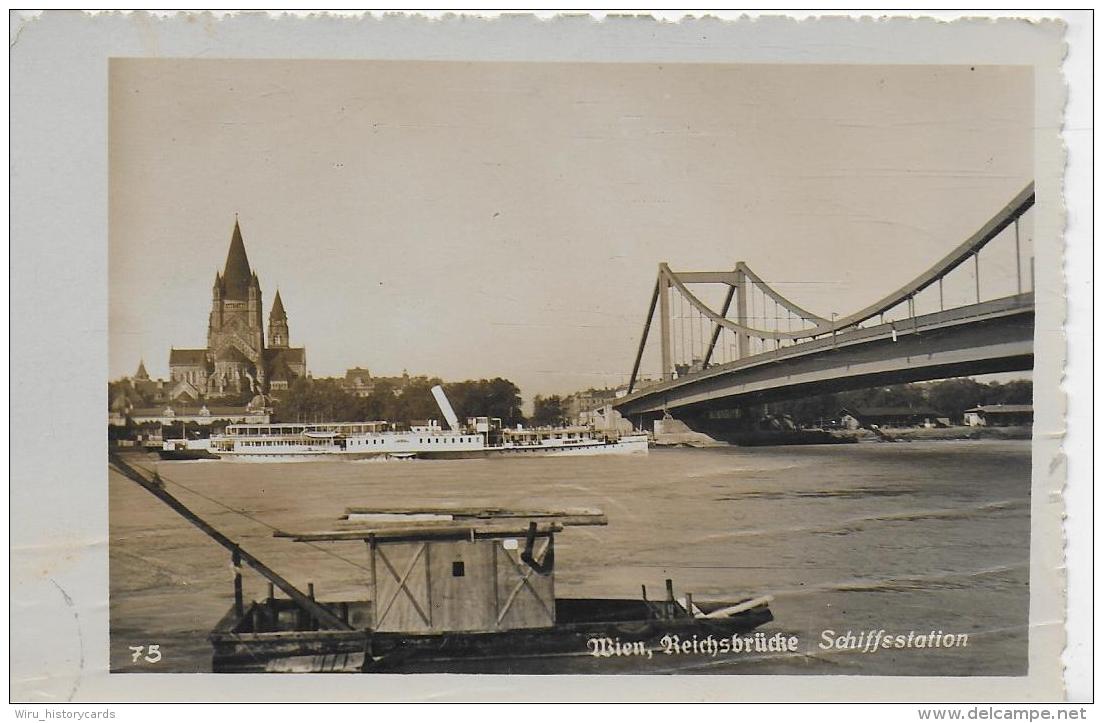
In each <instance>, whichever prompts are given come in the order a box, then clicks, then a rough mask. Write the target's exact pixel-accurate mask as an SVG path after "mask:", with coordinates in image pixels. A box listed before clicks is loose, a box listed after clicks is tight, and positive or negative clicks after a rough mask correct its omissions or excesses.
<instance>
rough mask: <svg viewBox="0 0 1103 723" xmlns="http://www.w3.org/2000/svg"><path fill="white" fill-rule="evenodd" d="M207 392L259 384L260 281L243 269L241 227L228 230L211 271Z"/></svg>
mask: <svg viewBox="0 0 1103 723" xmlns="http://www.w3.org/2000/svg"><path fill="white" fill-rule="evenodd" d="M207 356H208V363H210V364H212V365H213V367H214V369H213V373H211V375H210V377H209V379H208V380H207V390H206V392H207V393H208V394H215V395H219V394H227V393H238V392H244V391H249V390H258V391H259V390H260V389H262V388H263V387H264V369H263V365H264V361H263V359H264V312H263V302H262V300H261V292H260V280H259V279H258V278H257V274H256V272H255V271H253V270H252V269H251V268H250V267H249V256H248V255H247V254H246V253H245V241H244V240H243V239H242V237H241V226H240V224H239V223H238V221H237V219H234V232H233V236H232V237H231V239H230V250H229V252H227V254H226V265H225V267H224V268H223V269H222V273H221V274H217V273H216V274H215V281H214V288H213V290H212V296H211V318H210V324H209V326H208V329H207Z"/></svg>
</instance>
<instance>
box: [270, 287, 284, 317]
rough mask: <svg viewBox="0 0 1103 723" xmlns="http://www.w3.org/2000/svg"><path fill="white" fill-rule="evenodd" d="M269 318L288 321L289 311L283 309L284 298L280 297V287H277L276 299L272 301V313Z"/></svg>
mask: <svg viewBox="0 0 1103 723" xmlns="http://www.w3.org/2000/svg"><path fill="white" fill-rule="evenodd" d="M268 318H269V319H275V320H278V321H287V312H285V311H284V310H283V300H282V299H281V298H280V290H279V289H276V300H275V301H273V302H272V313H271V314H270V315H269V317H268Z"/></svg>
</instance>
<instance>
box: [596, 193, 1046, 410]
mask: <svg viewBox="0 0 1103 723" xmlns="http://www.w3.org/2000/svg"><path fill="white" fill-rule="evenodd" d="M1033 205H1034V184H1033V183H1031V184H1029V185H1028V186H1027V187H1026V188H1024V189H1023V190H1022V191H1021V192H1020V193H1019V194H1017V195H1016V196H1015V198H1013V199H1012V200H1011V201H1010V202H1009V203H1008V204H1007V205H1006V206H1004V207H1003V208H1002V209H1000V211H999V212H998V213H996V214H995V215H994V216H992V218H991V219H990V220H989V221H988V222H987V223H985V224H984V225H983V226H981V228H979V229H978V230H977V231H976V232H975V233H973V234H972V235H971V236H969V238H967V239H965V241H963V242H961V243H960V244H958V245H957V246H956V247H955V248H954V249H953V250H952V251H950V252H949V253H948V254H946V256H944V257H943V258H942V259H940V260H939V261H938V262H936V263H935V264H934V265H933V266H931V267H930V268H929V269H927V270H925V271H924V272H923V273H921V274H919V275H918V276H916V277H915V278H914V279H912V280H911V281H910V282H908V283H907V284H905V285H903V286H902V287H900V288H898V289H896V290H895V291H893V292H891V293H890V294H888V295H886V296H885V297H883V298H881V299H879V300H878V301H875V302H873V303H872V304H869V305H868V306H866V307H865V308H862V309H860V310H858V311H856V312H854V313H852V314H849V315H847V316H843V317H840V316H839V315H838V314H829V315H827V316H821V315H817V314H815V313H812V312H811V311H808V310H807V309H804V308H802V307H800V306H798V305H797V304H795V303H793V302H792V301H790V300H789V299H788V298H786V297H785V296H783V295H782V294H781V293H779V292H778V291H777V290H776V289H775V288H774V287H773V286H771V285H770V284H769V283H767V282H766V281H764V280H763V279H762V278H760V277H759V276H758V275H757V274H755V273H754V271H752V270H751V269H750V267H748V266H747V264H745V263H743V262H742V261H741V262H739V263H737V264H736V265H735V268H734V269H732V270H725V271H674V270H673V269H671V268H670V267H669V266H668V265H667V264H665V263H661V264H659V272H658V277H657V279H656V281H655V288H654V292H653V293H652V295H651V302H650V306H649V309H648V312H647V317H646V321H645V323H644V327H643V335H642V336H641V338H640V343H639V348H638V350H637V352H636V358H635V363H634V364H633V367H632V373H631V376H630V380H629V384H628V393H627V395H626V396H624V397H621V398H620V399H618V400H616V401H615V402H614V404H613V406H614V408H615V409H617V411H619V412H620V413H621V414H623V415H624V416H626V417H628V418H629V419H631V420H632V421H633V422H636V423H641V424H642V422H643V421H644V420H645V419H654V418H656V417H658V416H661V415H662V414H664V413H671V414H677V413H683V414H691V415H692V414H699V413H703V412H708V411H710V410H715V409H732V408H738V407H741V406H744V405H749V404H761V403H767V402H771V401H776V400H782V399H792V398H798V397H803V396H810V395H814V394H821V393H826V392H835V391H844V390H847V389H860V388H865V387H870V386H877V385H882V384H895V383H902V382H916V381H926V380H932V379H943V378H947V377H954V376H965V375H973V374H987V373H993V372H1011V371H1026V370H1030V369H1032V368H1033V366H1034V271H1033V269H1034V262H1033V253H1032V247H1031V249H1026V250H1024V248H1023V246H1024V238H1023V236H1024V234H1023V230H1022V228H1021V226H1023V221H1024V214H1027V212H1028V211H1029V210H1030V209H1031V208H1032V207H1033ZM1012 247H1013V253H1014V262H1013V263H1012V262H1009V261H1008V259H1009V258H1010V253H1011V251H1012ZM982 251H983V252H984V257H985V262H984V263H982ZM989 258H992V259H997V258H998V259H1000V260H1001V261H1002V264H998V263H997V262H996V261H995V260H994V261H993V262H992V263H991V264H989V263H988V262H987V259H989ZM1012 266H1013V268H1014V272H1011V271H1010V267H1012ZM989 267H990V268H989ZM986 270H988V271H991V274H990V276H991V279H992V280H999V281H1000V282H1001V283H1000V284H997V283H988V282H987V281H986V283H985V284H984V286H985V287H986V291H988V288H989V287H991V289H992V290H993V291H990V292H988V293H985V294H983V295H982V282H981V279H982V278H986V280H987V279H988V278H989V277H988V276H986V275H985V274H986ZM951 281H952V282H953V283H954V285H955V289H956V290H957V291H958V292H960V291H961V286H962V284H963V283H964V285H965V286H966V293H965V298H962V297H961V294H960V293H958V295H957V296H956V297H953V298H950V297H949V295H948V294H947V293H946V288H945V287H946V286H947V285H949V283H950V282H951ZM703 288H711V289H712V293H713V294H714V296H715V298H716V299H717V300H719V298H720V294H718V293H716V292H717V290H722V291H723V301H722V302H721V303H719V305H718V306H719V308H717V309H714V308H712V306H710V305H709V304H707V303H705V301H703V300H702V298H701V297H702V296H704V293H703V292H701V291H699V289H703ZM936 292H937V301H935V295H936ZM920 299H921V300H922V301H923V302H924V304H925V305H927V306H931V307H932V310H929V311H922V312H921V310H918V309H917V304H918V300H920ZM656 312H657V313H656ZM656 316H657V317H658V324H657V326H658V329H657V334H654V333H653V332H655V331H656V330H655V328H654V327H655V326H656V324H655V317H656ZM653 335H657V336H658V340H657V346H658V349H654V348H653V347H649V345H648V344H649V341H652V339H651V337H652V336H653ZM649 348H651V350H652V352H654V351H657V352H658V366H659V373H658V378H657V379H656V378H652V379H644V378H643V376H642V375H641V373H640V370H641V364H642V362H643V360H644V358H645V352H646V351H647V350H648V349H649Z"/></svg>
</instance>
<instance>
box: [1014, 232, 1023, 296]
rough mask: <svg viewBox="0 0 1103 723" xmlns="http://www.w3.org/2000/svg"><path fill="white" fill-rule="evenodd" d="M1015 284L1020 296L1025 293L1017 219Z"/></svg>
mask: <svg viewBox="0 0 1103 723" xmlns="http://www.w3.org/2000/svg"><path fill="white" fill-rule="evenodd" d="M1015 283H1016V285H1017V287H1018V290H1019V294H1022V293H1023V257H1022V254H1021V252H1020V251H1019V219H1017V218H1016V219H1015Z"/></svg>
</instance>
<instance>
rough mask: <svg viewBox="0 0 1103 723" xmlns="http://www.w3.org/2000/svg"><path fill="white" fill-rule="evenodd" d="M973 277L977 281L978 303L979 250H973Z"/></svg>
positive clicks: (978, 297) (978, 299) (978, 295)
mask: <svg viewBox="0 0 1103 723" xmlns="http://www.w3.org/2000/svg"><path fill="white" fill-rule="evenodd" d="M973 277H974V278H975V279H976V281H977V303H978V304H979V303H980V251H974V252H973Z"/></svg>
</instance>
